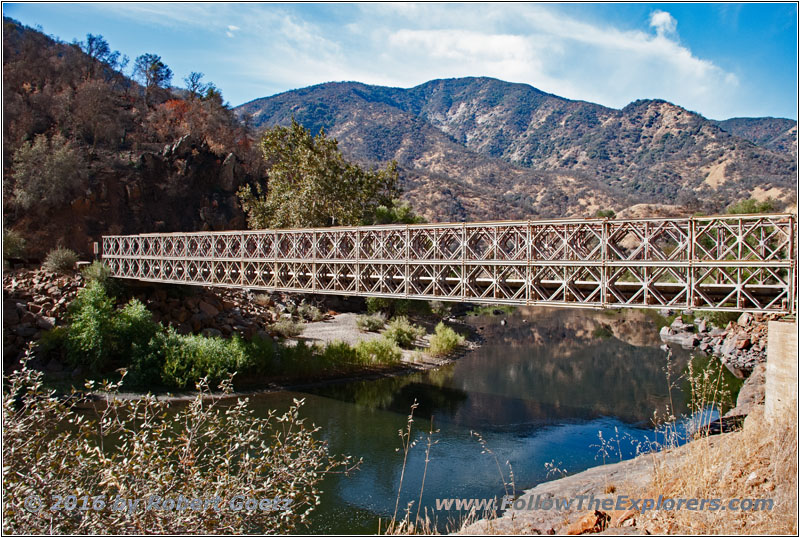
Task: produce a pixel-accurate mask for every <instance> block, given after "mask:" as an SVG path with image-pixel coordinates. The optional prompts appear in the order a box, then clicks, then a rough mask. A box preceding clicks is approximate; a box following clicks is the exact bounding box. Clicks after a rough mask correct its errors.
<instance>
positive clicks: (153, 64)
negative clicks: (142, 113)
mask: <svg viewBox="0 0 800 538" xmlns="http://www.w3.org/2000/svg"><path fill="white" fill-rule="evenodd" d="M133 78H135V79H136V80H138V81H139V82H140V83H141V84H142V85H143V86H144V102H145V104H147V99H148V97H149V96H150V94H151V92H153V91H154V90H155V89H157V88H167V87H169V85H170V83H171V82H172V70H171V69H170V68H169V67H167V65H166V64H165V63H164V62H162V61H161V56H159V55H157V54H149V53H148V54H142V55H141V56H139V57H137V58H136V61H135V62H134V64H133Z"/></svg>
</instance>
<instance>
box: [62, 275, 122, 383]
mask: <svg viewBox="0 0 800 538" xmlns="http://www.w3.org/2000/svg"><path fill="white" fill-rule="evenodd" d="M114 315H115V309H114V300H113V299H111V298H110V297H109V296H108V294H106V290H105V288H104V287H103V286H102V285H101V284H99V283H97V282H91V283H89V285H88V286H86V287H85V288H82V289H81V290H80V291H79V292H78V295H77V296H76V297H75V300H74V301H72V303H70V305H69V308H68V311H67V316H68V319H69V328H68V330H67V332H66V335H65V336H66V338H65V340H66V342H65V344H66V353H67V359H68V360H69V361H70V363H71V364H72V365H73V366H80V367H86V368H88V369H89V370H91V371H95V372H97V371H100V370H102V369H104V368H105V367H106V366H107V362H108V359H109V357H110V356H112V354H113V352H114V340H115V338H114Z"/></svg>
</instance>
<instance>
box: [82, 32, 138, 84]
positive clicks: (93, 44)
mask: <svg viewBox="0 0 800 538" xmlns="http://www.w3.org/2000/svg"><path fill="white" fill-rule="evenodd" d="M75 44H77V45H78V46H79V47H80V48H81V50H83V52H85V53H86V55H87V56H89V58H91V59H92V60H93V61H90V62H89V67H88V72H87V73H86V74H87V76H92V77H93V76H94V75H95V73H96V69H97V66H98V64H104V65H106V66H107V67H108V68H110V69H111V70H113V71H118V70H120V69H123V68H124V67H125V66H126V65H128V57H127V56H125V55H120V53H119V51H116V50H115V51H112V50H111V47H109V46H108V41H106V40H105V38H103V36H101V35H92V34H86V41H85V42H83V41H81V42H77V43H75Z"/></svg>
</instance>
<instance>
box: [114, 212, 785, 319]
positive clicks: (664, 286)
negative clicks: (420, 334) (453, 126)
mask: <svg viewBox="0 0 800 538" xmlns="http://www.w3.org/2000/svg"><path fill="white" fill-rule="evenodd" d="M796 244H797V241H796V219H795V216H793V215H790V214H781V215H734V216H731V215H726V216H710V217H692V218H675V219H635V220H622V219H559V220H547V221H522V222H516V221H515V222H511V221H501V222H485V223H459V224H423V225H392V226H361V227H339V228H316V229H291V230H258V231H235V232H192V233H168V234H140V235H127V236H124V235H123V236H120V235H109V236H104V237H103V245H102V256H103V259H104V260H105V262H106V263H107V264H108V265H109V267H110V268H111V272H112V275H113V276H115V277H119V278H130V279H137V280H143V281H153V282H169V283H178V284H192V285H201V286H229V287H237V288H250V289H262V290H269V291H274V290H282V291H290V292H306V293H323V294H325V293H327V294H337V295H360V296H375V297H405V298H415V299H438V300H444V301H470V302H476V303H490V304H494V303H510V304H528V305H530V304H544V305H559V306H586V307H593V308H606V307H608V308H618V307H635V308H673V309H698V310H730V311H751V312H776V313H790V312H794V310H795V286H796Z"/></svg>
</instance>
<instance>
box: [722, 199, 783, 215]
mask: <svg viewBox="0 0 800 538" xmlns="http://www.w3.org/2000/svg"><path fill="white" fill-rule="evenodd" d="M773 211H775V201H774V200H772V199H771V198H767V199H766V200H764V201H763V202H760V201H758V200H756V199H755V198H750V199H748V200H741V201H739V202H736V203H734V204H731V205H730V206H728V210H727V212H728V213H729V214H731V215H745V214H755V213H771V212H773Z"/></svg>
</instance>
